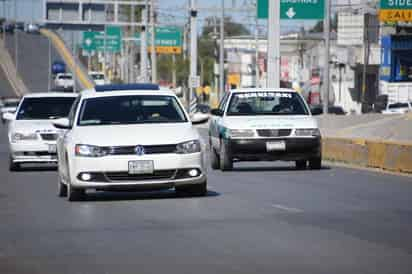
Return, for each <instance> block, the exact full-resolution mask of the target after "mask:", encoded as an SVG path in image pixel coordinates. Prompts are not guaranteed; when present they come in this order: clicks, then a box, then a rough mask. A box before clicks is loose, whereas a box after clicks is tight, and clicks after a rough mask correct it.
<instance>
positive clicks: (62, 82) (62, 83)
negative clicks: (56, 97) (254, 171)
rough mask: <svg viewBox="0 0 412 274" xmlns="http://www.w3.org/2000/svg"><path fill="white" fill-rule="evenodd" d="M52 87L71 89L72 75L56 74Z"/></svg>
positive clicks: (72, 84) (72, 83)
mask: <svg viewBox="0 0 412 274" xmlns="http://www.w3.org/2000/svg"><path fill="white" fill-rule="evenodd" d="M54 85H55V86H56V87H57V88H61V89H64V90H67V89H72V88H73V86H74V80H73V75H72V74H71V73H57V74H56V78H54Z"/></svg>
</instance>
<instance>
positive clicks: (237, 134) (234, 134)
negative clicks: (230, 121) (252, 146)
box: [228, 129, 255, 138]
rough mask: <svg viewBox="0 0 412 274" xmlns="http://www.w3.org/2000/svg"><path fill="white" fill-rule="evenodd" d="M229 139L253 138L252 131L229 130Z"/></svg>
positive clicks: (253, 132) (253, 133)
mask: <svg viewBox="0 0 412 274" xmlns="http://www.w3.org/2000/svg"><path fill="white" fill-rule="evenodd" d="M228 135H229V138H251V137H253V136H255V131H254V130H253V129H229V130H228Z"/></svg>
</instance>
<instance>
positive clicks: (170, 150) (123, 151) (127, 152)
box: [109, 145, 176, 155]
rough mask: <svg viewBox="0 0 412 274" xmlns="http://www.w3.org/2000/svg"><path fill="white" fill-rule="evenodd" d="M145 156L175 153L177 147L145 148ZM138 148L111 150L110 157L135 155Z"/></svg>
mask: <svg viewBox="0 0 412 274" xmlns="http://www.w3.org/2000/svg"><path fill="white" fill-rule="evenodd" d="M143 147H144V154H165V153H175V152H176V145H156V146H143ZM135 149H136V146H118V147H111V148H110V149H109V155H135V154H136V151H135Z"/></svg>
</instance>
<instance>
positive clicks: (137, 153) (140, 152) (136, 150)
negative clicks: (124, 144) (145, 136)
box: [134, 145, 144, 156]
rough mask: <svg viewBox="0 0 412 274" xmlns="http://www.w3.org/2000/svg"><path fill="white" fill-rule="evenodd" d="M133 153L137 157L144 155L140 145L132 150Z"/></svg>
mask: <svg viewBox="0 0 412 274" xmlns="http://www.w3.org/2000/svg"><path fill="white" fill-rule="evenodd" d="M134 152H135V153H136V155H139V156H141V155H144V147H143V146H140V145H139V146H136V147H135V148H134Z"/></svg>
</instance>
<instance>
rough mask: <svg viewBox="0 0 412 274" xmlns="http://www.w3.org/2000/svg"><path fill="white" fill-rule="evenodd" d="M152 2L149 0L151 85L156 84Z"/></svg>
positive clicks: (154, 29)
mask: <svg viewBox="0 0 412 274" xmlns="http://www.w3.org/2000/svg"><path fill="white" fill-rule="evenodd" d="M154 6H155V5H154V0H150V29H151V30H152V35H151V37H150V38H151V39H150V40H151V44H152V45H151V55H150V57H151V60H152V83H156V82H157V56H156V45H155V40H156V38H155V36H156V27H155V21H154V20H155V18H154Z"/></svg>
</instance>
